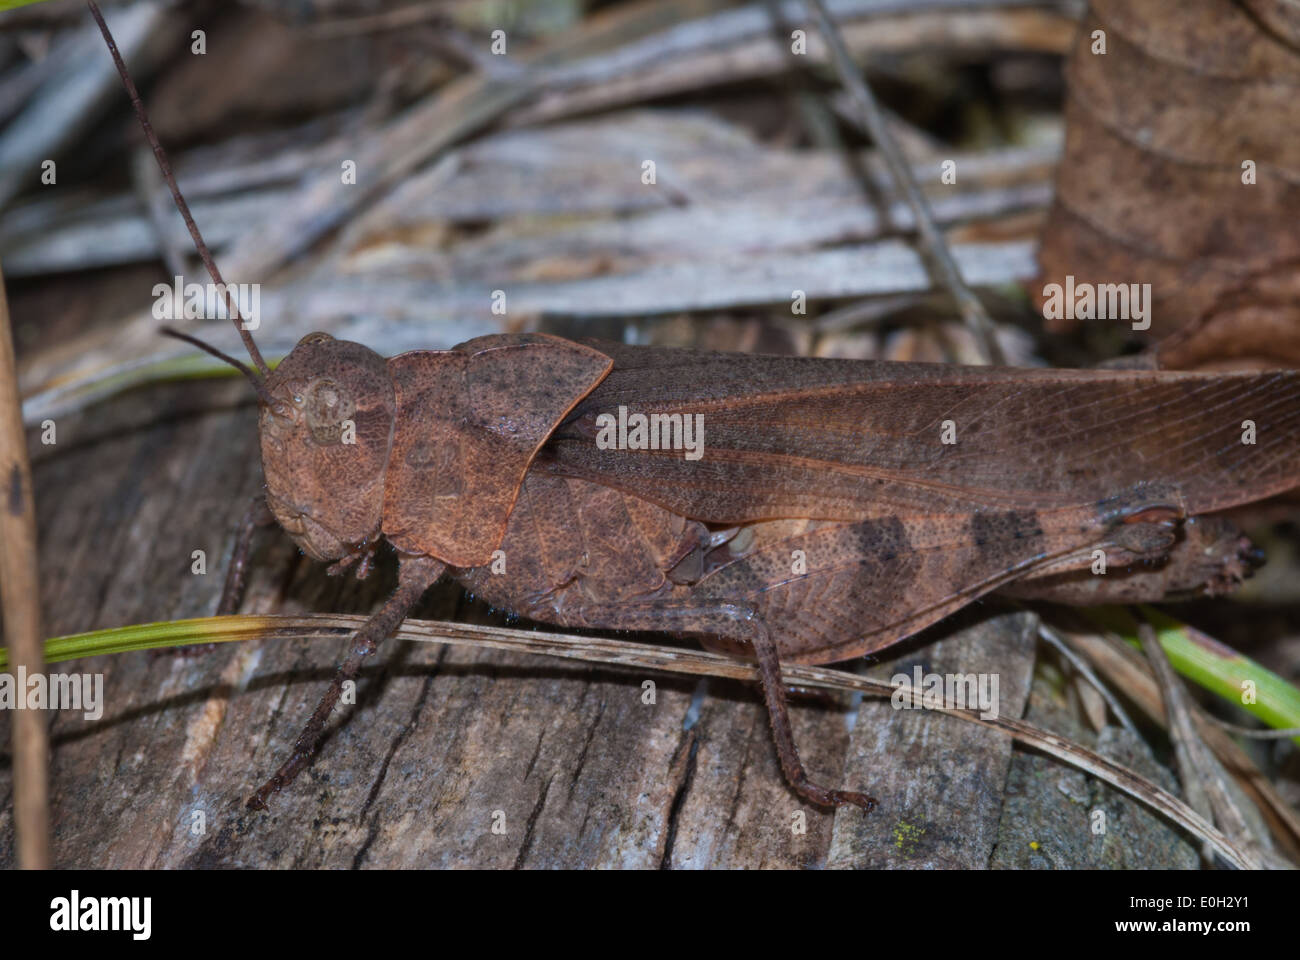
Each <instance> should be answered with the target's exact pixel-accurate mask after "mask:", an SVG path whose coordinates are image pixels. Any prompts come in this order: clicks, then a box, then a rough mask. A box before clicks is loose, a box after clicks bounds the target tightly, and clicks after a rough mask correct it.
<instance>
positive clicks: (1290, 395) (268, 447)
mask: <svg viewBox="0 0 1300 960" xmlns="http://www.w3.org/2000/svg"><path fill="white" fill-rule="evenodd" d="M91 9H92V11H93V12H94V15H95V17H96V20H97V21H98V22H99V25H100V27H101V29H102V31H103V33H104V36H105V39H106V40H107V42H108V44H109V49H110V51H111V52H112V54H113V57H114V60H115V62H116V63H117V66H118V69H119V71H120V72H121V73H122V77H123V81H124V82H125V84H126V87H127V90H128V92H129V94H130V96H131V100H132V103H133V105H134V107H135V109H136V111H137V113H138V115H139V117H140V120H141V122H142V124H143V126H144V128H145V131H146V134H147V135H148V137H149V140H150V143H151V145H152V147H153V149H154V152H155V154H156V156H157V158H158V160H159V163H160V166H161V167H162V171H163V176H164V178H165V180H166V182H167V183H168V185H169V187H170V188H171V190H172V194H173V197H174V199H175V201H176V204H177V207H178V209H179V210H180V212H181V214H182V216H183V217H184V219H185V222H186V224H187V226H188V227H189V229H190V232H191V234H192V236H193V238H194V241H195V245H196V247H197V249H198V251H199V254H200V256H201V258H202V259H203V262H204V264H205V265H206V267H207V268H208V271H209V273H210V274H211V276H212V278H213V281H214V282H215V283H217V284H219V285H221V287H220V288H222V289H224V283H223V281H222V279H221V275H220V273H219V272H218V270H217V268H216V265H215V264H214V263H213V261H212V258H211V256H210V254H209V252H208V250H207V247H206V245H205V244H204V243H203V239H202V237H201V235H200V233H199V230H198V228H197V226H196V225H195V224H194V221H193V218H192V217H191V216H190V214H189V210H188V208H187V206H186V204H185V201H184V198H183V197H182V196H181V194H180V191H179V189H178V188H177V186H176V182H175V179H174V178H173V177H172V174H171V171H170V169H169V167H168V164H167V161H166V157H165V155H164V154H163V152H162V148H161V146H160V145H159V143H158V141H157V138H156V137H155V136H154V134H153V132H152V129H151V128H150V126H149V122H148V118H147V116H146V115H145V111H144V107H143V105H142V104H141V102H140V98H139V96H138V94H137V93H136V91H135V88H134V85H133V84H132V82H131V80H130V77H129V76H128V75H127V73H126V68H125V66H124V64H123V63H122V61H121V58H120V56H119V55H118V53H117V49H116V47H115V45H114V44H113V40H112V37H111V35H110V34H109V32H108V28H107V27H106V26H105V24H104V22H103V19H102V17H101V16H100V14H99V11H98V10H97V9H96V8H95V5H94V3H93V2H92V3H91ZM229 307H230V314H231V317H232V319H233V320H234V322H235V325H236V328H237V329H239V333H240V336H241V337H242V338H243V341H244V343H245V346H246V348H247V350H248V353H249V356H250V358H251V359H252V362H253V366H254V367H255V368H256V369H255V370H254V369H250V368H249V367H248V366H246V365H244V364H242V363H240V362H239V361H238V360H235V359H233V358H231V357H228V356H226V355H225V354H223V353H221V352H220V351H217V350H215V349H213V348H212V347H209V346H207V345H206V344H203V343H202V342H200V341H198V340H195V339H194V338H192V337H189V336H187V335H185V334H179V333H175V332H173V331H168V332H169V333H171V334H172V335H174V336H177V337H179V338H181V339H183V340H186V341H188V342H191V343H193V344H194V345H196V346H198V347H200V348H201V349H204V350H206V351H208V352H209V353H211V354H213V355H215V356H217V357H219V358H221V359H222V360H224V361H226V362H228V363H230V364H232V365H233V366H235V367H236V368H238V369H239V370H240V371H242V372H243V373H244V375H245V376H246V377H247V378H248V380H249V381H250V382H251V383H252V385H253V387H254V389H255V390H256V392H257V396H258V405H259V411H260V421H259V430H260V434H261V452H262V466H263V471H264V473H265V478H266V494H265V498H264V499H259V500H258V501H256V502H255V503H254V505H253V507H251V508H250V510H249V512H248V514H247V515H246V517H245V520H244V523H243V525H242V527H241V530H240V534H239V538H238V541H237V545H236V548H235V552H234V556H233V559H232V562H231V568H230V573H229V576H228V578H227V583H226V588H225V590H224V592H223V596H222V601H221V605H220V609H219V612H221V613H229V612H233V611H234V610H235V608H236V607H237V605H238V602H239V595H240V592H241V589H242V585H243V580H244V574H245V568H246V563H247V558H248V554H249V549H250V544H251V538H252V531H253V530H254V529H255V528H256V527H257V526H259V525H265V524H268V523H269V522H271V520H272V519H274V520H275V521H278V522H279V524H280V525H281V526H282V527H284V529H285V530H286V531H287V532H288V533H289V534H290V536H292V537H293V539H294V540H295V541H296V542H297V544H298V545H299V546H300V547H301V548H302V550H303V551H304V552H305V553H306V554H307V555H308V556H310V557H311V558H312V559H315V560H319V561H322V562H326V563H329V564H331V566H330V568H329V572H330V573H331V574H341V573H344V572H345V571H347V570H349V569H351V568H353V567H355V568H356V573H357V576H358V577H362V576H365V575H366V573H367V572H368V570H369V567H370V565H371V562H372V558H373V556H374V553H375V551H376V549H377V548H378V546H379V544H380V542H381V541H387V542H388V543H389V544H390V545H391V546H392V548H393V549H394V550H395V551H396V552H397V555H398V557H399V562H400V565H399V575H398V585H397V588H396V590H395V592H394V593H393V594H392V595H391V596H390V597H389V598H388V599H387V600H386V601H385V602H384V604H383V606H382V607H380V609H379V610H378V611H377V612H376V613H375V614H374V615H373V616H372V617H371V618H370V619H369V620H368V621H367V622H366V623H365V624H364V625H363V626H362V627H361V628H360V629H359V630H358V631H357V633H356V636H355V638H354V641H353V645H352V650H351V653H350V654H349V656H348V657H347V659H346V660H345V661H344V662H343V664H342V665H341V666H340V667H339V670H338V673H337V675H336V676H335V678H334V681H333V682H332V683H331V684H330V686H329V689H328V690H327V691H326V692H325V695H324V696H323V697H322V698H321V701H320V704H319V705H318V706H317V708H316V710H315V712H314V713H313V714H312V716H311V719H310V720H309V721H308V722H307V724H306V726H305V727H304V728H303V730H302V732H301V734H300V735H299V737H298V739H297V741H296V742H295V744H294V746H293V750H292V752H291V754H290V756H289V758H288V759H287V760H286V761H285V763H284V764H283V765H282V766H281V767H280V768H279V769H278V770H277V771H276V772H275V774H274V775H273V776H272V777H271V778H270V780H268V781H267V782H266V784H264V785H263V786H262V787H261V788H260V789H259V790H257V791H256V793H254V794H253V795H252V796H251V797H250V799H249V801H248V805H249V806H250V807H253V808H257V809H264V808H265V807H266V803H267V800H268V799H269V798H270V797H271V796H272V795H273V794H275V793H276V792H278V791H279V790H281V789H282V788H283V787H285V786H286V785H287V784H289V783H290V782H291V781H292V780H293V779H294V778H295V777H296V776H297V775H298V774H299V773H300V772H301V770H302V769H303V767H304V766H305V765H306V764H307V763H308V762H309V761H310V759H311V757H312V755H313V753H314V751H315V749H316V745H317V742H318V740H319V737H320V734H321V731H322V729H323V726H324V724H325V722H326V720H327V718H328V717H329V714H330V713H331V711H332V710H333V708H334V705H335V703H336V702H337V701H338V699H339V697H340V693H341V691H342V689H343V686H344V684H345V683H346V682H347V681H349V680H351V679H353V678H354V677H355V676H356V675H357V672H358V670H359V669H360V667H361V664H362V662H363V661H364V660H365V658H366V657H367V656H369V655H370V654H371V653H373V652H374V650H375V648H376V647H377V646H378V645H379V643H380V642H381V641H382V640H384V638H386V637H388V636H389V635H391V634H392V633H393V632H394V631H395V630H396V629H397V628H398V627H399V625H400V624H401V622H402V620H403V619H404V618H405V617H406V615H407V613H408V612H409V611H410V610H411V609H412V607H413V606H414V605H415V604H416V603H417V602H418V601H419V599H420V598H421V596H422V595H423V594H424V592H425V591H426V590H427V589H428V587H429V586H430V585H431V584H433V583H434V582H435V581H436V580H438V579H439V578H440V577H441V576H442V575H443V574H444V573H449V574H450V575H451V576H453V577H454V578H455V579H456V580H458V581H459V582H460V583H461V584H463V585H464V586H465V587H467V588H469V589H470V590H472V591H473V592H474V593H475V594H478V595H479V596H481V597H483V598H485V599H486V600H487V601H488V602H490V603H492V604H493V605H494V606H497V607H500V608H503V609H506V610H509V611H512V612H514V613H517V614H519V615H522V616H526V617H529V618H532V619H534V620H538V621H543V622H546V623H552V624H557V625H560V626H565V627H591V628H600V629H625V630H651V631H666V632H672V633H678V634H694V635H699V636H701V637H702V638H703V639H704V642H705V643H706V644H707V645H708V646H710V647H712V648H715V649H720V650H726V651H731V652H734V653H736V654H738V655H741V656H747V657H753V658H755V659H756V660H757V663H758V668H759V674H760V677H761V683H762V689H763V694H764V698H765V701H766V706H767V710H768V715H769V718H770V720H771V725H772V731H773V735H774V739H775V743H776V748H777V752H778V755H779V758H780V762H781V767H782V770H783V771H784V773H785V776H786V777H787V779H788V780H789V782H790V784H791V785H792V786H793V787H794V789H795V790H796V791H798V792H799V793H800V794H801V795H802V796H803V797H805V798H807V799H808V800H810V801H812V802H813V803H816V804H820V805H839V804H845V803H849V804H856V805H858V806H860V807H863V808H864V809H871V808H872V807H873V806H874V804H875V801H874V800H873V799H872V798H870V797H869V796H867V795H866V794H863V793H858V792H853V791H846V790H835V789H830V788H828V787H826V786H824V785H821V784H819V783H817V782H815V781H814V780H813V779H811V778H810V777H809V776H808V774H807V773H806V772H805V770H804V768H803V765H802V764H801V762H800V760H799V753H798V750H797V748H796V746H795V743H794V740H793V737H792V734H791V727H790V723H789V719H788V716H787V710H786V701H785V695H784V692H783V685H782V677H781V663H782V661H785V662H793V663H805V664H821V663H829V662H834V661H840V660H846V659H849V658H852V657H858V656H862V655H864V654H869V653H872V652H875V651H879V650H881V649H883V648H885V647H887V646H889V645H890V644H893V643H895V642H897V641H899V640H902V639H903V638H905V637H907V636H909V635H911V634H913V633H915V632H917V631H918V630H920V629H922V628H923V627H926V626H927V625H929V624H932V623H934V622H935V621H937V620H940V619H941V618H943V617H945V616H947V615H948V614H950V613H952V612H954V611H956V610H958V609H959V608H961V607H963V606H964V605H966V604H968V603H970V602H971V601H973V600H975V599H976V598H978V597H980V596H982V595H984V594H987V593H989V592H991V591H995V590H1005V591H1007V592H1018V593H1020V594H1021V595H1023V596H1030V597H1036V598H1044V599H1061V600H1066V601H1074V602H1105V601H1107V600H1112V599H1123V600H1125V601H1134V600H1156V599H1160V598H1161V597H1163V596H1164V595H1165V594H1166V593H1167V592H1169V591H1181V590H1198V589H1199V590H1202V591H1207V592H1224V591H1226V590H1228V589H1231V588H1232V587H1233V586H1235V584H1236V583H1237V582H1238V581H1239V580H1240V579H1241V578H1242V577H1244V576H1246V575H1247V574H1248V573H1249V572H1250V571H1251V570H1252V569H1253V567H1254V565H1255V564H1257V563H1258V562H1259V557H1258V555H1257V553H1256V552H1255V551H1254V550H1253V548H1252V547H1251V546H1250V544H1249V543H1248V542H1247V541H1245V540H1244V539H1243V538H1241V537H1240V536H1239V535H1238V534H1237V533H1236V532H1235V531H1234V530H1233V529H1232V528H1231V527H1230V526H1228V525H1227V524H1226V523H1224V522H1223V521H1221V520H1219V519H1218V518H1213V517H1206V516H1205V515H1206V514H1212V513H1214V512H1216V511H1222V510H1225V509H1228V508H1230V507H1234V506H1237V505H1240V504H1242V503H1246V502H1249V501H1253V500H1258V499H1262V498H1264V497H1267V496H1270V495H1272V494H1275V493H1278V492H1281V491H1283V490H1287V489H1289V488H1291V487H1294V486H1296V485H1297V483H1298V482H1300V374H1297V373H1294V372H1278V373H1264V374H1240V375H1203V374H1187V373H1172V372H1163V371H1132V370H1088V371H1084V370H1022V369H1012V368H987V367H980V368H967V367H959V366H948V365H929V364H912V363H886V362H865V361H848V360H823V359H813V358H791V357H766V356H747V355H740V354H724V353H714V352H707V351H694V350H676V349H667V348H647V347H630V346H623V345H618V344H606V343H599V342H596V341H588V342H574V341H570V340H564V339H560V338H557V337H552V336H545V335H540V334H518V335H500V336H488V337H480V338H478V339H476V340H471V341H469V342H467V343H463V344H461V345H460V346H458V347H456V348H454V349H452V350H436V351H435V350H417V351H412V352H409V353H404V354H401V355H400V356H396V357H392V358H389V359H385V358H384V357H381V356H380V355H379V354H377V353H375V352H374V351H372V350H370V349H369V348H367V347H365V346H363V345H361V344H359V343H352V342H348V341H340V340H336V339H334V338H332V337H330V336H329V335H327V334H324V333H314V334H310V335H309V336H307V337H304V338H303V339H302V340H301V341H300V342H299V343H298V345H297V346H296V347H295V348H294V349H293V351H292V352H291V353H290V354H289V355H288V357H286V358H285V359H284V361H283V362H282V363H281V364H280V365H279V366H278V368H276V369H275V371H274V372H272V371H271V370H270V369H269V368H268V366H267V364H266V363H265V362H264V360H263V359H262V356H261V354H260V353H259V351H258V349H257V346H256V344H255V343H254V342H253V338H252V336H251V334H250V333H249V332H248V330H246V329H244V327H243V325H242V324H241V323H240V320H239V317H238V312H237V310H236V308H235V304H234V301H233V298H229ZM629 411H631V413H630V414H629V413H628V412H629ZM638 418H644V419H638ZM692 431H694V432H692ZM706 436H707V442H703V441H705V437H706ZM656 441H664V442H656ZM673 441H678V443H677V444H676V446H677V447H682V446H686V447H687V449H686V450H685V451H683V450H682V449H674V446H675V444H674V442H673ZM692 441H694V442H695V446H694V448H692V447H691V443H692ZM692 449H693V452H694V454H695V455H694V456H692V455H690V454H691V453H692ZM502 561H504V562H502ZM1099 562H1101V563H1104V564H1107V565H1108V567H1109V570H1110V573H1109V574H1108V575H1107V576H1094V573H1095V572H1097V569H1098V568H1097V564H1098V563H1099ZM1103 569H1105V568H1104V567H1103Z"/></svg>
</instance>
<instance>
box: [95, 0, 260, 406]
mask: <svg viewBox="0 0 1300 960" xmlns="http://www.w3.org/2000/svg"><path fill="white" fill-rule="evenodd" d="M87 4H88V5H89V7H90V13H91V16H93V17H94V18H95V22H96V23H97V24H99V32H100V33H102V34H103V35H104V42H105V43H107V44H108V52H109V53H111V54H112V55H113V63H114V64H115V65H116V66H117V72H118V74H119V75H120V76H121V77H122V84H123V86H125V87H126V92H127V94H128V95H129V96H130V97H131V106H132V107H134V108H135V115H136V116H137V117H138V118H139V119H140V126H141V127H142V128H143V129H144V135H145V137H146V138H147V139H148V141H149V146H151V147H152V148H153V155H154V158H155V159H156V160H157V161H158V168H159V169H160V170H161V171H162V175H163V179H164V180H166V181H167V186H168V187H169V188H170V189H171V192H172V200H174V201H175V202H176V209H177V210H179V211H180V213H181V216H182V217H183V218H184V220H185V226H187V227H188V228H189V231H190V236H191V237H192V238H193V240H194V248H195V249H196V250H198V252H199V259H200V260H202V261H203V265H204V266H205V267H207V268H208V276H210V277H211V278H212V282H213V283H215V284H216V285H217V288H218V289H219V290H221V291H222V292H224V293H225V295H226V308H227V310H228V311H229V313H230V322H231V323H233V324H234V325H235V329H236V330H238V331H239V336H240V339H242V340H243V341H244V348H245V349H246V350H247V351H248V356H249V357H250V358H251V359H252V361H253V365H254V366H255V367H257V369H258V370H259V371H260V372H261V374H262V376H263V377H265V376H267V375H268V374H270V372H271V370H270V368H269V367H267V365H266V361H265V360H263V359H262V352H261V351H260V350H258V349H257V344H256V343H254V342H253V335H252V334H251V333H249V332H248V330H247V329H245V328H244V324H243V322H242V321H241V319H240V316H239V307H238V306H236V304H235V298H234V295H233V294H232V293H231V292H230V288H229V287H227V286H226V281H225V280H223V279H221V271H220V270H218V269H217V264H216V261H215V260H213V259H212V252H211V251H210V250H209V249H208V245H207V244H206V243H204V242H203V234H201V233H199V227H198V224H196V223H195V222H194V218H193V217H192V216H191V215H190V207H189V204H187V203H186V202H185V198H184V197H183V196H181V189H180V187H178V186H177V185H176V178H175V177H174V176H172V168H171V163H170V162H168V160H167V154H166V153H164V152H163V148H162V144H161V143H159V142H158V135H157V134H156V133H154V131H153V124H151V123H150V122H149V114H148V113H146V112H145V109H144V103H143V102H142V101H141V100H140V94H139V92H138V91H137V90H136V89H135V83H134V82H132V80H131V75H130V74H129V73H127V71H126V64H125V63H123V62H122V55H121V54H120V53H118V51H117V43H116V42H115V41H114V40H113V34H112V33H111V32H109V29H108V24H107V23H105V22H104V15H103V14H102V13H100V12H99V5H98V4H97V3H95V0H87ZM169 335H170V336H174V337H177V338H179V339H181V340H185V341H187V342H189V343H193V344H195V345H196V346H199V347H201V348H202V349H204V350H206V351H207V352H208V353H211V354H213V355H214V356H217V357H220V358H221V359H223V360H225V361H226V362H228V363H232V364H234V365H235V366H236V367H238V368H239V369H241V370H243V371H244V373H245V374H246V375H247V376H249V377H250V378H252V379H253V382H254V383H257V380H256V378H254V377H253V372H252V371H251V370H249V369H248V368H247V367H245V366H244V365H243V364H242V363H239V362H238V361H237V360H234V359H232V358H230V357H228V356H226V355H225V354H224V353H221V352H220V351H218V350H214V349H213V348H212V347H209V346H207V345H206V344H204V343H201V342H199V341H198V340H196V339H195V338H193V337H190V336H187V335H185V334H181V333H176V332H175V331H170V332H169ZM258 396H259V397H262V398H263V399H264V400H265V399H266V391H265V390H259V391H258Z"/></svg>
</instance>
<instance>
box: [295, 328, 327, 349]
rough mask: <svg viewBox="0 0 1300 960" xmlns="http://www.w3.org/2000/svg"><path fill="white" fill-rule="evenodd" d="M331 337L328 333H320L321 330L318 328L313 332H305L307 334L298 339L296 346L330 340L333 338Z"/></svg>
mask: <svg viewBox="0 0 1300 960" xmlns="http://www.w3.org/2000/svg"><path fill="white" fill-rule="evenodd" d="M333 339H334V338H333V337H331V336H330V335H329V334H328V333H322V332H321V331H319V330H318V331H316V332H315V333H309V334H307V336H305V337H303V338H302V339H301V340H299V341H298V346H300V347H301V346H303V345H304V344H308V343H326V342H327V341H330V340H333Z"/></svg>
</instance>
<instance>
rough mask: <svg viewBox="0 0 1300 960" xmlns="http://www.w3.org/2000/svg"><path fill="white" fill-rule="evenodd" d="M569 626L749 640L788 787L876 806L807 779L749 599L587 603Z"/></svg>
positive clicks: (776, 663)
mask: <svg viewBox="0 0 1300 960" xmlns="http://www.w3.org/2000/svg"><path fill="white" fill-rule="evenodd" d="M566 619H568V620H569V621H570V624H569V625H571V626H584V627H594V628H596V629H605V630H657V631H664V632H680V633H705V634H712V635H715V636H718V637H723V638H725V639H729V640H738V641H741V642H743V643H746V644H748V646H749V647H750V648H751V649H752V650H753V653H754V656H755V658H756V659H757V661H758V673H759V679H760V681H761V685H762V689H763V701H764V704H765V705H766V706H767V717H768V721H769V722H770V723H771V726H772V738H773V740H774V741H775V743H776V753H777V757H778V758H779V759H780V761H781V770H782V772H783V773H784V774H785V778H786V780H788V781H789V782H790V786H792V787H794V789H795V791H796V792H797V793H798V794H799V795H800V796H802V797H804V798H805V799H807V800H809V801H811V802H812V803H815V804H817V805H818V806H823V807H830V806H840V805H842V804H853V805H855V806H859V807H861V808H862V809H863V810H872V809H874V808H875V806H876V801H875V799H874V798H872V797H869V796H867V795H866V794H865V793H857V792H855V791H851V790H832V789H830V788H828V787H825V786H823V785H821V784H819V783H816V782H814V781H813V780H812V779H810V778H809V776H808V773H807V771H805V770H804V766H803V762H802V761H801V760H800V759H799V748H798V747H797V746H796V745H795V742H794V733H793V731H792V729H791V727H790V714H789V711H788V709H787V705H786V694H785V685H784V682H783V681H782V679H781V663H780V658H779V656H778V654H777V648H776V644H775V643H774V642H773V641H772V636H771V633H770V632H769V631H768V629H767V624H766V623H764V622H763V618H762V617H761V616H760V615H759V614H758V612H757V611H755V610H754V608H753V607H752V606H750V605H749V604H746V603H732V602H730V601H722V600H713V601H710V600H681V601H676V600H653V601H647V602H639V603H611V604H584V605H583V606H582V607H581V608H580V610H579V611H577V613H576V615H572V616H570V617H568V618H566Z"/></svg>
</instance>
